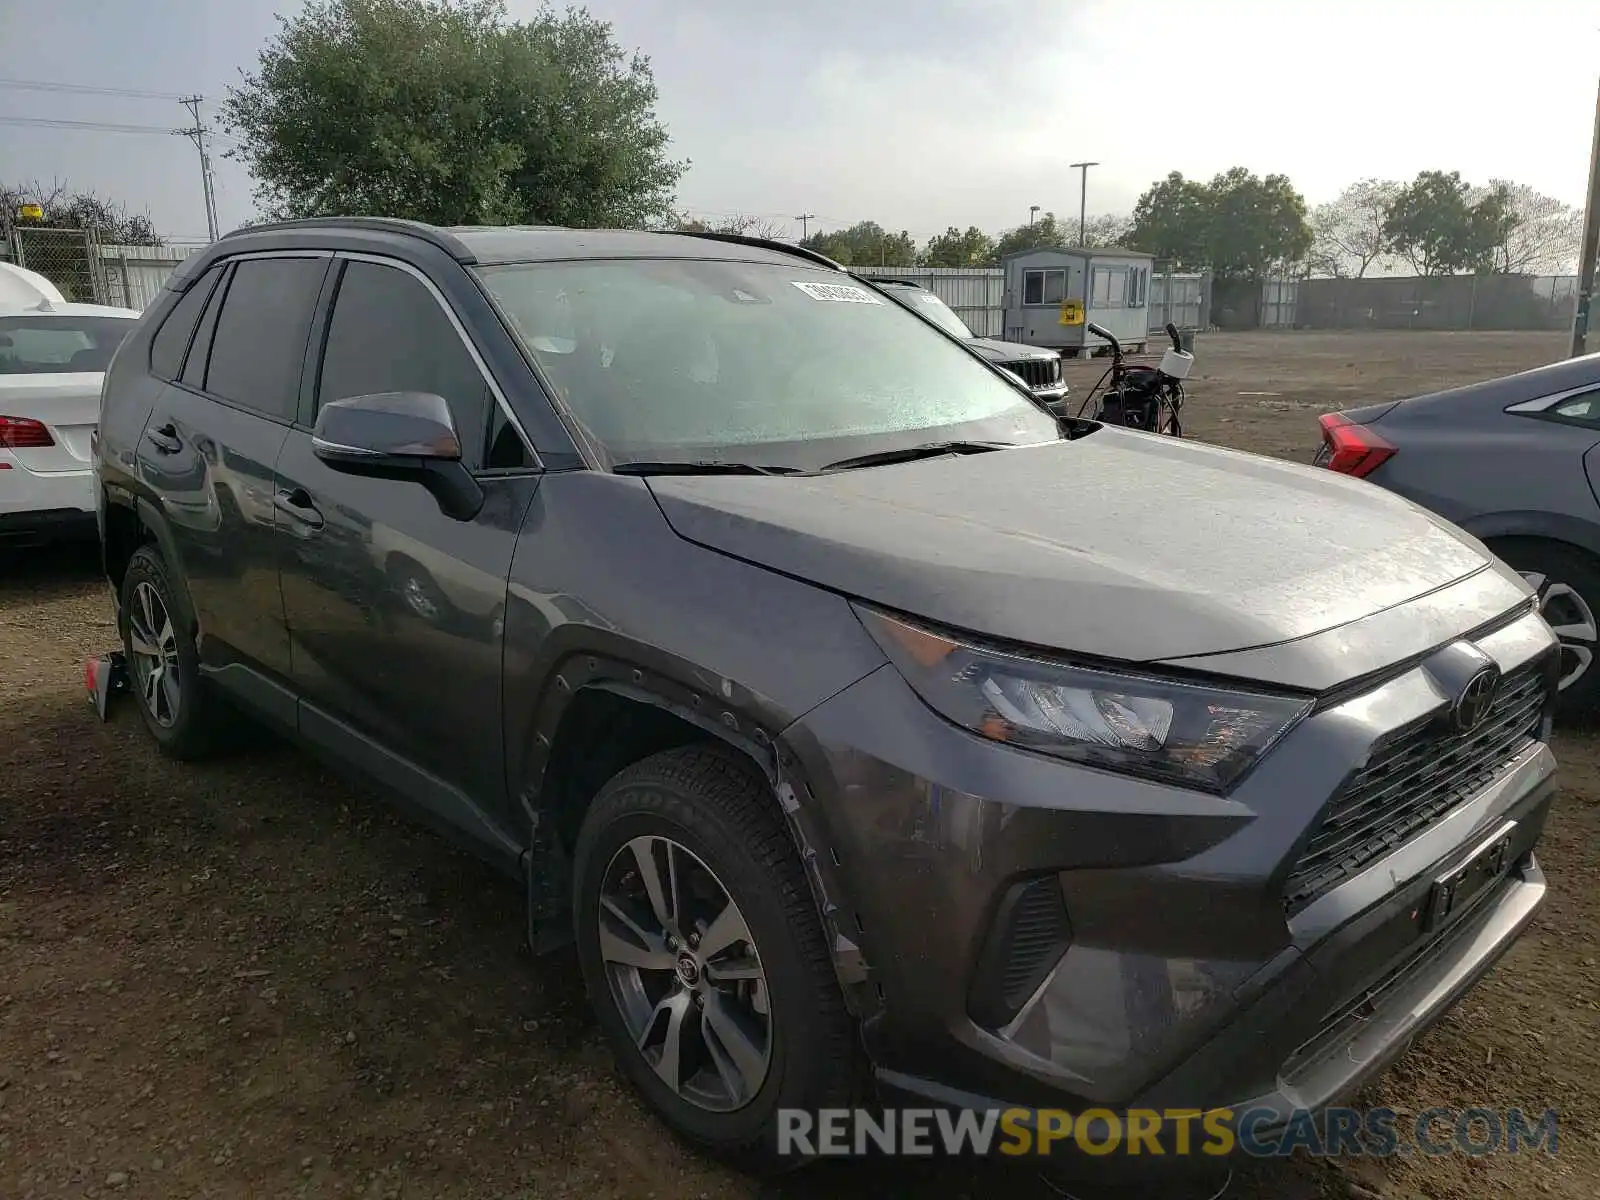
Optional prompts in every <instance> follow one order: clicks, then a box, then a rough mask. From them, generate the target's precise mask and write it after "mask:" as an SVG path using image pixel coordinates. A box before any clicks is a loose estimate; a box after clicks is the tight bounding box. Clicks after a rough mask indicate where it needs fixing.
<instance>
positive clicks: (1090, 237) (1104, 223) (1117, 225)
mask: <svg viewBox="0 0 1600 1200" xmlns="http://www.w3.org/2000/svg"><path fill="white" fill-rule="evenodd" d="M1132 232H1133V218H1132V217H1128V216H1121V215H1119V214H1117V213H1101V214H1100V215H1099V216H1097V217H1090V218H1089V219H1088V220H1087V221H1085V222H1084V227H1083V238H1084V244H1085V245H1088V246H1095V247H1101V248H1104V247H1107V246H1121V245H1123V244H1124V243H1125V242H1127V240H1128V235H1129V234H1130V233H1132Z"/></svg>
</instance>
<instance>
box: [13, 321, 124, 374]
mask: <svg viewBox="0 0 1600 1200" xmlns="http://www.w3.org/2000/svg"><path fill="white" fill-rule="evenodd" d="M136 324H138V322H137V320H135V319H134V318H133V317H99V316H96V317H75V316H66V315H55V316H49V315H44V314H41V315H39V316H26V317H0V375H64V374H67V373H69V372H74V371H104V370H105V369H106V368H107V367H108V366H110V365H111V356H112V355H113V354H115V353H116V351H117V347H118V346H120V345H122V339H123V338H125V337H127V336H128V334H129V333H131V332H132V331H133V327H134V326H135V325H136Z"/></svg>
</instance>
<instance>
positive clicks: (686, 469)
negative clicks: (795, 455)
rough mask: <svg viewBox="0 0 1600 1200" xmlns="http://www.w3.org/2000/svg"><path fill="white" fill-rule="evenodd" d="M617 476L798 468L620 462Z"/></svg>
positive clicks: (774, 472)
mask: <svg viewBox="0 0 1600 1200" xmlns="http://www.w3.org/2000/svg"><path fill="white" fill-rule="evenodd" d="M611 470H612V472H613V473H614V474H617V475H797V474H800V473H801V471H800V468H799V467H765V466H762V465H760V464H759V463H746V462H723V461H721V460H718V459H702V460H700V461H697V462H682V461H679V462H669V461H663V462H650V461H648V460H643V459H641V460H639V461H637V462H620V463H617V464H616V465H614V466H613V467H612V468H611Z"/></svg>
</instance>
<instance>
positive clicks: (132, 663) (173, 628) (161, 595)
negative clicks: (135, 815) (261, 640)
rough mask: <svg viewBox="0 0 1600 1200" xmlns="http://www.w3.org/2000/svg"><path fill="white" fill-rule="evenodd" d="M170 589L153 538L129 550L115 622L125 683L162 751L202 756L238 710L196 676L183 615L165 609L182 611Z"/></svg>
mask: <svg viewBox="0 0 1600 1200" xmlns="http://www.w3.org/2000/svg"><path fill="white" fill-rule="evenodd" d="M175 594H176V592H175V589H174V588H173V586H172V583H171V581H170V579H169V577H168V575H167V565H166V563H165V562H164V561H163V560H162V557H161V554H160V552H159V551H158V550H156V549H155V548H154V547H153V546H141V547H140V548H139V549H138V550H136V551H134V553H133V557H132V558H131V559H130V560H129V561H128V569H127V571H125V572H124V573H123V576H122V589H121V592H120V599H121V603H120V605H119V608H120V610H121V614H120V619H119V622H118V623H119V625H120V626H121V628H120V630H119V632H120V633H121V635H122V649H123V653H124V655H125V656H126V664H127V679H128V690H129V691H130V692H132V693H133V701H134V706H135V707H136V708H138V710H139V715H140V717H141V718H143V720H144V724H145V728H146V729H148V730H149V731H150V736H151V737H153V738H154V739H155V740H156V745H157V746H159V747H160V748H161V750H162V752H163V753H165V754H168V755H170V756H171V757H173V758H178V759H186V760H188V759H198V758H205V757H207V756H209V755H211V754H213V753H215V752H217V751H218V750H220V749H222V748H224V746H225V745H226V744H227V743H228V741H229V738H228V736H227V735H228V734H229V733H230V732H231V730H230V729H229V728H228V726H229V723H230V722H231V721H236V720H237V718H236V717H235V716H234V714H233V713H232V711H231V710H229V709H225V708H224V705H223V701H222V700H221V698H220V697H218V696H216V695H215V694H214V689H211V688H209V687H208V686H207V685H206V682H205V680H204V679H202V678H201V675H200V656H199V654H198V653H197V652H196V650H195V645H194V637H193V636H192V635H191V634H190V632H189V628H188V625H187V624H186V623H185V622H184V621H182V620H180V619H177V618H175V617H173V616H172V615H171V614H173V613H176V612H180V611H182V610H181V609H180V608H179V607H178V606H177V605H176V603H175V601H174V599H173V597H174V596H175ZM147 601H148V602H149V603H148V607H147ZM135 606H137V609H136V608H135ZM158 606H159V607H158ZM152 625H153V626H155V628H154V629H151V628H150V626H152ZM147 633H148V634H154V635H155V636H154V640H153V642H152V639H150V638H147V637H145V636H143V635H144V634H147ZM147 647H148V648H151V649H154V650H155V651H156V653H155V654H154V655H152V654H151V653H149V652H147V650H146V648H147ZM153 658H157V659H159V667H152V666H151V665H150V664H151V660H152V659H153ZM157 672H159V673H157Z"/></svg>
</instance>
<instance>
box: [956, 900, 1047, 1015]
mask: <svg viewBox="0 0 1600 1200" xmlns="http://www.w3.org/2000/svg"><path fill="white" fill-rule="evenodd" d="M1071 944H1072V926H1071V924H1070V923H1069V922H1068V920H1067V908H1066V904H1065V903H1064V902H1063V900H1062V898H1061V883H1060V881H1059V880H1058V879H1057V878H1056V877H1055V876H1054V875H1049V876H1046V877H1043V878H1040V879H1030V880H1027V881H1026V882H1023V883H1018V884H1014V885H1013V886H1012V887H1011V888H1010V889H1009V890H1008V891H1007V892H1006V894H1005V896H1004V897H1003V898H1002V899H1001V901H1000V907H999V910H998V911H997V912H996V914H995V920H994V925H993V926H992V927H991V929H990V931H989V937H988V939H987V940H986V941H985V943H984V947H983V952H982V953H981V954H980V955H979V956H978V964H977V970H976V974H975V977H974V980H973V985H972V992H971V995H970V996H969V998H968V1004H967V1010H968V1012H969V1013H971V1015H972V1019H973V1020H974V1021H977V1022H978V1024H980V1025H983V1026H986V1027H987V1028H990V1029H998V1028H1000V1027H1001V1026H1003V1025H1006V1024H1009V1023H1010V1022H1011V1021H1012V1020H1013V1019H1014V1018H1015V1017H1016V1015H1017V1014H1018V1013H1019V1012H1021V1011H1022V1006H1023V1005H1024V1004H1026V1003H1027V1002H1028V1000H1029V998H1030V997H1031V996H1032V995H1033V993H1034V992H1035V991H1037V990H1038V988H1039V985H1040V984H1041V983H1043V982H1044V979H1045V976H1047V975H1048V974H1049V973H1050V970H1051V968H1053V967H1054V966H1055V965H1056V963H1058V962H1059V961H1061V956H1062V955H1063V954H1065V953H1066V952H1067V947H1068V946H1070V945H1071Z"/></svg>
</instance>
